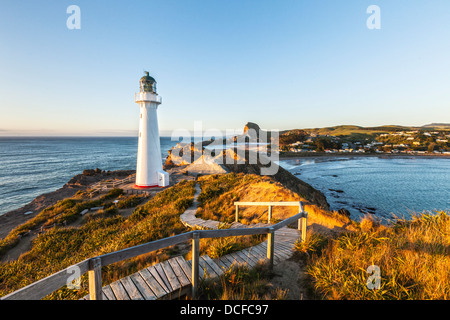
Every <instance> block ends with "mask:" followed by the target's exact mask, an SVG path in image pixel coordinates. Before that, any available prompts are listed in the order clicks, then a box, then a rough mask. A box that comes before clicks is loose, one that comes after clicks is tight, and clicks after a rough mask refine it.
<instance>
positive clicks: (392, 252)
mask: <svg viewBox="0 0 450 320" xmlns="http://www.w3.org/2000/svg"><path fill="white" fill-rule="evenodd" d="M360 226H361V230H360V231H359V232H353V233H344V234H342V235H340V236H338V237H336V238H335V239H327V241H326V243H325V244H324V243H323V242H322V243H321V244H320V247H319V248H318V249H317V250H315V251H316V253H315V254H313V258H312V259H310V261H309V262H308V268H307V270H308V273H309V275H310V276H311V277H312V280H313V283H314V285H315V289H316V290H317V292H319V293H320V294H321V295H322V297H323V298H326V299H449V298H450V272H449V270H450V216H449V215H448V213H447V212H439V213H436V214H430V213H424V214H421V215H416V216H415V217H413V219H412V220H410V221H405V220H402V221H397V222H396V223H395V224H394V225H393V226H389V227H385V226H381V225H378V224H377V223H375V222H374V221H371V220H370V219H366V220H363V221H362V223H361V224H360ZM312 247H314V244H312ZM299 249H303V248H299ZM303 251H304V250H303ZM310 252H313V250H310ZM370 265H377V266H378V267H379V268H380V271H381V287H380V288H379V289H378V290H372V289H369V288H368V287H367V285H366V283H367V279H368V277H369V276H370V275H369V274H368V273H367V272H366V270H367V268H368V267H369V266H370Z"/></svg>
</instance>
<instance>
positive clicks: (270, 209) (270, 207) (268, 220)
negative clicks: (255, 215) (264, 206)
mask: <svg viewBox="0 0 450 320" xmlns="http://www.w3.org/2000/svg"><path fill="white" fill-rule="evenodd" d="M267 217H268V219H267V223H270V220H271V219H272V206H271V205H269V213H268V214H267Z"/></svg>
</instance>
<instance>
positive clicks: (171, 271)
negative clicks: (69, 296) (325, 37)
mask: <svg viewBox="0 0 450 320" xmlns="http://www.w3.org/2000/svg"><path fill="white" fill-rule="evenodd" d="M199 193H200V188H199V187H198V185H196V194H195V198H194V204H193V206H192V207H190V208H189V209H187V210H186V211H185V212H184V213H183V214H182V215H181V216H180V219H181V221H182V223H183V224H184V225H185V226H188V227H192V228H195V227H196V228H201V229H217V228H218V226H219V225H220V223H219V222H218V221H213V220H206V221H205V220H202V219H199V218H196V217H195V212H196V210H197V201H196V199H197V196H198V194H199ZM264 226H269V224H264V223H258V224H255V225H252V226H248V225H244V224H241V223H239V222H234V223H232V224H231V228H249V227H264ZM299 238H300V232H299V231H298V230H296V229H291V228H287V227H283V228H280V229H279V230H277V231H275V239H276V241H275V245H274V264H277V263H279V262H281V261H283V260H286V259H288V258H290V257H291V256H292V254H293V253H294V250H293V245H294V243H295V242H296V241H297V240H298V239H299ZM266 259H267V241H264V242H262V243H260V244H258V245H256V246H253V247H250V248H246V249H244V250H241V251H239V252H233V253H230V254H227V255H224V256H222V257H220V258H217V259H211V258H210V257H209V256H208V255H204V256H201V257H200V259H199V263H200V266H201V268H200V270H199V276H200V278H201V279H206V278H216V277H219V276H220V275H222V274H223V273H224V272H225V271H226V270H228V269H229V268H231V267H232V266H237V265H246V266H248V267H250V268H252V267H254V266H256V265H257V264H258V263H260V262H261V261H265V260H266ZM191 283H192V268H191V261H190V260H189V261H186V260H185V259H184V258H183V257H182V256H177V257H174V258H171V259H169V260H166V261H163V262H161V263H158V264H155V265H153V266H150V267H147V268H144V269H142V270H139V271H138V272H136V273H133V274H132V275H129V276H126V277H124V278H122V279H119V280H117V281H114V282H113V283H111V284H109V285H106V286H104V287H102V293H103V294H102V296H103V299H104V300H157V299H176V298H179V297H181V296H183V295H186V294H188V293H190V292H191V288H192V285H191ZM83 299H85V300H88V299H89V295H86V296H85V297H84V298H83Z"/></svg>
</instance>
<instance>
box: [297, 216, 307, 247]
mask: <svg viewBox="0 0 450 320" xmlns="http://www.w3.org/2000/svg"><path fill="white" fill-rule="evenodd" d="M307 219H308V213H306V212H303V216H302V217H301V218H300V219H299V220H298V221H299V224H300V221H301V232H302V242H305V241H306V222H307ZM299 227H300V225H299Z"/></svg>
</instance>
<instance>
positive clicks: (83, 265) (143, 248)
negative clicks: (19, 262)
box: [0, 203, 307, 300]
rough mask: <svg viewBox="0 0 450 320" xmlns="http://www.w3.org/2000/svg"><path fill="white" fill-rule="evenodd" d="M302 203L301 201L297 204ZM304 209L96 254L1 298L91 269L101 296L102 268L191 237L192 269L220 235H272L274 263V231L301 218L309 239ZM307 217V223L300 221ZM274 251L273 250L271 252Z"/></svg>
mask: <svg viewBox="0 0 450 320" xmlns="http://www.w3.org/2000/svg"><path fill="white" fill-rule="evenodd" d="M297 205H298V203H297ZM300 208H301V212H299V213H298V214H296V215H294V216H292V217H289V218H287V219H285V220H283V221H281V222H279V223H277V224H274V225H272V226H270V227H259V228H235V229H217V230H195V231H189V232H186V233H182V234H178V235H175V236H172V237H169V238H164V239H160V240H155V241H152V242H147V243H144V244H141V245H137V246H133V247H130V248H126V249H122V250H119V251H115V252H111V253H106V254H103V255H100V256H96V257H93V258H90V259H86V260H83V261H81V262H79V263H77V264H74V265H72V266H70V267H67V268H66V269H64V270H61V271H59V272H57V273H54V274H52V275H50V276H48V277H46V278H43V279H41V280H39V281H37V282H34V283H32V284H30V285H28V286H26V287H24V288H21V289H19V290H16V291H14V292H12V293H10V294H8V295H6V296H4V297H1V298H0V300H23V299H29V300H38V299H42V298H43V297H45V296H47V295H48V294H51V293H52V292H54V291H56V290H58V289H59V288H61V287H62V286H64V285H66V284H67V282H68V279H69V277H70V276H71V275H72V274H73V271H74V270H76V271H77V273H78V276H81V275H83V274H85V273H86V272H88V271H89V292H90V298H91V299H92V300H94V299H101V298H102V296H101V290H100V289H99V288H101V279H102V278H101V267H103V266H107V265H109V264H112V263H116V262H119V261H122V260H126V259H130V258H134V257H137V256H140V255H142V254H145V253H149V252H152V251H155V250H159V249H163V248H167V247H170V246H173V245H176V244H179V243H182V242H185V241H188V240H193V244H194V242H195V244H194V246H193V258H192V262H193V264H192V269H193V270H195V269H198V267H199V265H198V257H196V256H195V255H196V254H197V255H198V243H197V242H198V240H199V239H203V238H218V237H232V236H244V235H254V234H269V241H270V243H269V245H268V252H267V258H268V259H269V263H270V265H271V266H273V248H274V247H273V243H274V232H275V231H276V230H278V229H280V228H282V227H285V226H287V225H288V224H291V223H293V222H295V221H296V220H298V221H299V230H300V229H301V230H302V234H301V237H302V241H305V238H306V217H307V213H306V212H303V208H302V206H301V203H300ZM301 220H303V223H300V221H301ZM269 251H270V252H269ZM194 273H195V275H197V276H198V272H194V271H193V275H194ZM197 283H198V281H197V279H194V278H193V279H192V285H193V288H192V290H193V296H194V297H195V294H196V292H197Z"/></svg>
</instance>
